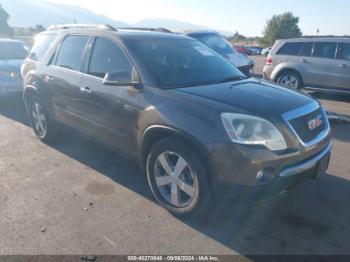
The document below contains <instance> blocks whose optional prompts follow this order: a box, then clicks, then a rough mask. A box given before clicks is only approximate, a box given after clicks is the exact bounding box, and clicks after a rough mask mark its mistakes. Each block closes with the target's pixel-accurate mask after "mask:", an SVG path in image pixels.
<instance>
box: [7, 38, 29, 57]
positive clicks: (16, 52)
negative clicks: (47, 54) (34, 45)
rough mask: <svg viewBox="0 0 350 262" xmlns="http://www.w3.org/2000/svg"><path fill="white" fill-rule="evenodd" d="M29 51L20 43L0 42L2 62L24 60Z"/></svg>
mask: <svg viewBox="0 0 350 262" xmlns="http://www.w3.org/2000/svg"><path fill="white" fill-rule="evenodd" d="M27 53H28V51H27V49H26V48H25V46H24V44H22V43H19V42H0V60H11V59H24V58H25V57H26V56H27Z"/></svg>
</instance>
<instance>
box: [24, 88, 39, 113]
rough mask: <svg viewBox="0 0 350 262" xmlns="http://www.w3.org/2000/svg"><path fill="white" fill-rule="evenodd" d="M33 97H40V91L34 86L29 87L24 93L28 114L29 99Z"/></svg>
mask: <svg viewBox="0 0 350 262" xmlns="http://www.w3.org/2000/svg"><path fill="white" fill-rule="evenodd" d="M32 96H39V97H40V95H39V90H38V88H36V87H35V86H33V85H27V86H26V87H25V88H24V91H23V100H24V104H25V107H26V109H27V112H28V99H29V98H30V97H32Z"/></svg>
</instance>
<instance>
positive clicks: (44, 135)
mask: <svg viewBox="0 0 350 262" xmlns="http://www.w3.org/2000/svg"><path fill="white" fill-rule="evenodd" d="M27 105H28V114H29V119H30V123H31V125H32V128H33V130H34V133H35V135H36V136H37V137H38V138H39V139H40V140H41V141H43V142H45V143H47V142H52V141H53V140H55V139H56V138H57V136H58V133H59V130H58V127H57V124H56V122H55V121H54V120H53V119H51V118H50V117H49V114H48V112H47V110H46V107H45V106H44V105H43V104H42V102H41V101H40V98H39V97H38V96H32V97H30V98H29V101H28V103H27Z"/></svg>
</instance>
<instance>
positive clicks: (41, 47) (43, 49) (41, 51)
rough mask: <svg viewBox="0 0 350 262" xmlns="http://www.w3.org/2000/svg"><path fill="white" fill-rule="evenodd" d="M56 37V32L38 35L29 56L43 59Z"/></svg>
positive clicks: (39, 59) (36, 59)
mask: <svg viewBox="0 0 350 262" xmlns="http://www.w3.org/2000/svg"><path fill="white" fill-rule="evenodd" d="M55 38H56V35H55V34H45V35H38V36H37V37H35V43H34V45H33V47H32V49H31V50H30V52H29V55H28V57H29V58H30V59H32V60H35V61H41V60H42V59H43V58H44V56H45V55H46V53H47V51H48V50H49V48H50V46H51V44H52V43H53V42H54V40H55Z"/></svg>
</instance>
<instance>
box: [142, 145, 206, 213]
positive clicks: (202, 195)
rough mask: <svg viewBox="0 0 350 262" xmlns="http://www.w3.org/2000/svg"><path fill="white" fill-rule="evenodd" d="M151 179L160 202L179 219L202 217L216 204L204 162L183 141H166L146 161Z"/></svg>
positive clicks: (150, 153)
mask: <svg viewBox="0 0 350 262" xmlns="http://www.w3.org/2000/svg"><path fill="white" fill-rule="evenodd" d="M146 172H147V179H148V183H149V186H150V188H151V191H152V193H153V195H154V197H155V199H156V200H157V201H158V203H159V204H160V205H161V206H163V207H164V208H165V209H167V210H168V211H169V212H171V213H172V214H174V215H175V216H181V217H184V216H189V215H191V216H196V217H197V216H201V215H203V214H205V213H207V212H208V211H209V208H210V207H211V205H212V194H211V190H210V187H209V180H208V173H207V170H206V168H205V164H204V162H203V160H202V159H201V158H200V156H199V155H198V153H197V152H195V151H193V150H192V149H191V148H190V147H189V146H187V145H186V144H185V143H184V142H183V141H181V140H179V139H176V138H165V139H162V140H160V141H159V142H157V143H156V144H155V145H153V147H152V148H151V150H150V152H149V153H148V156H147V159H146Z"/></svg>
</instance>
